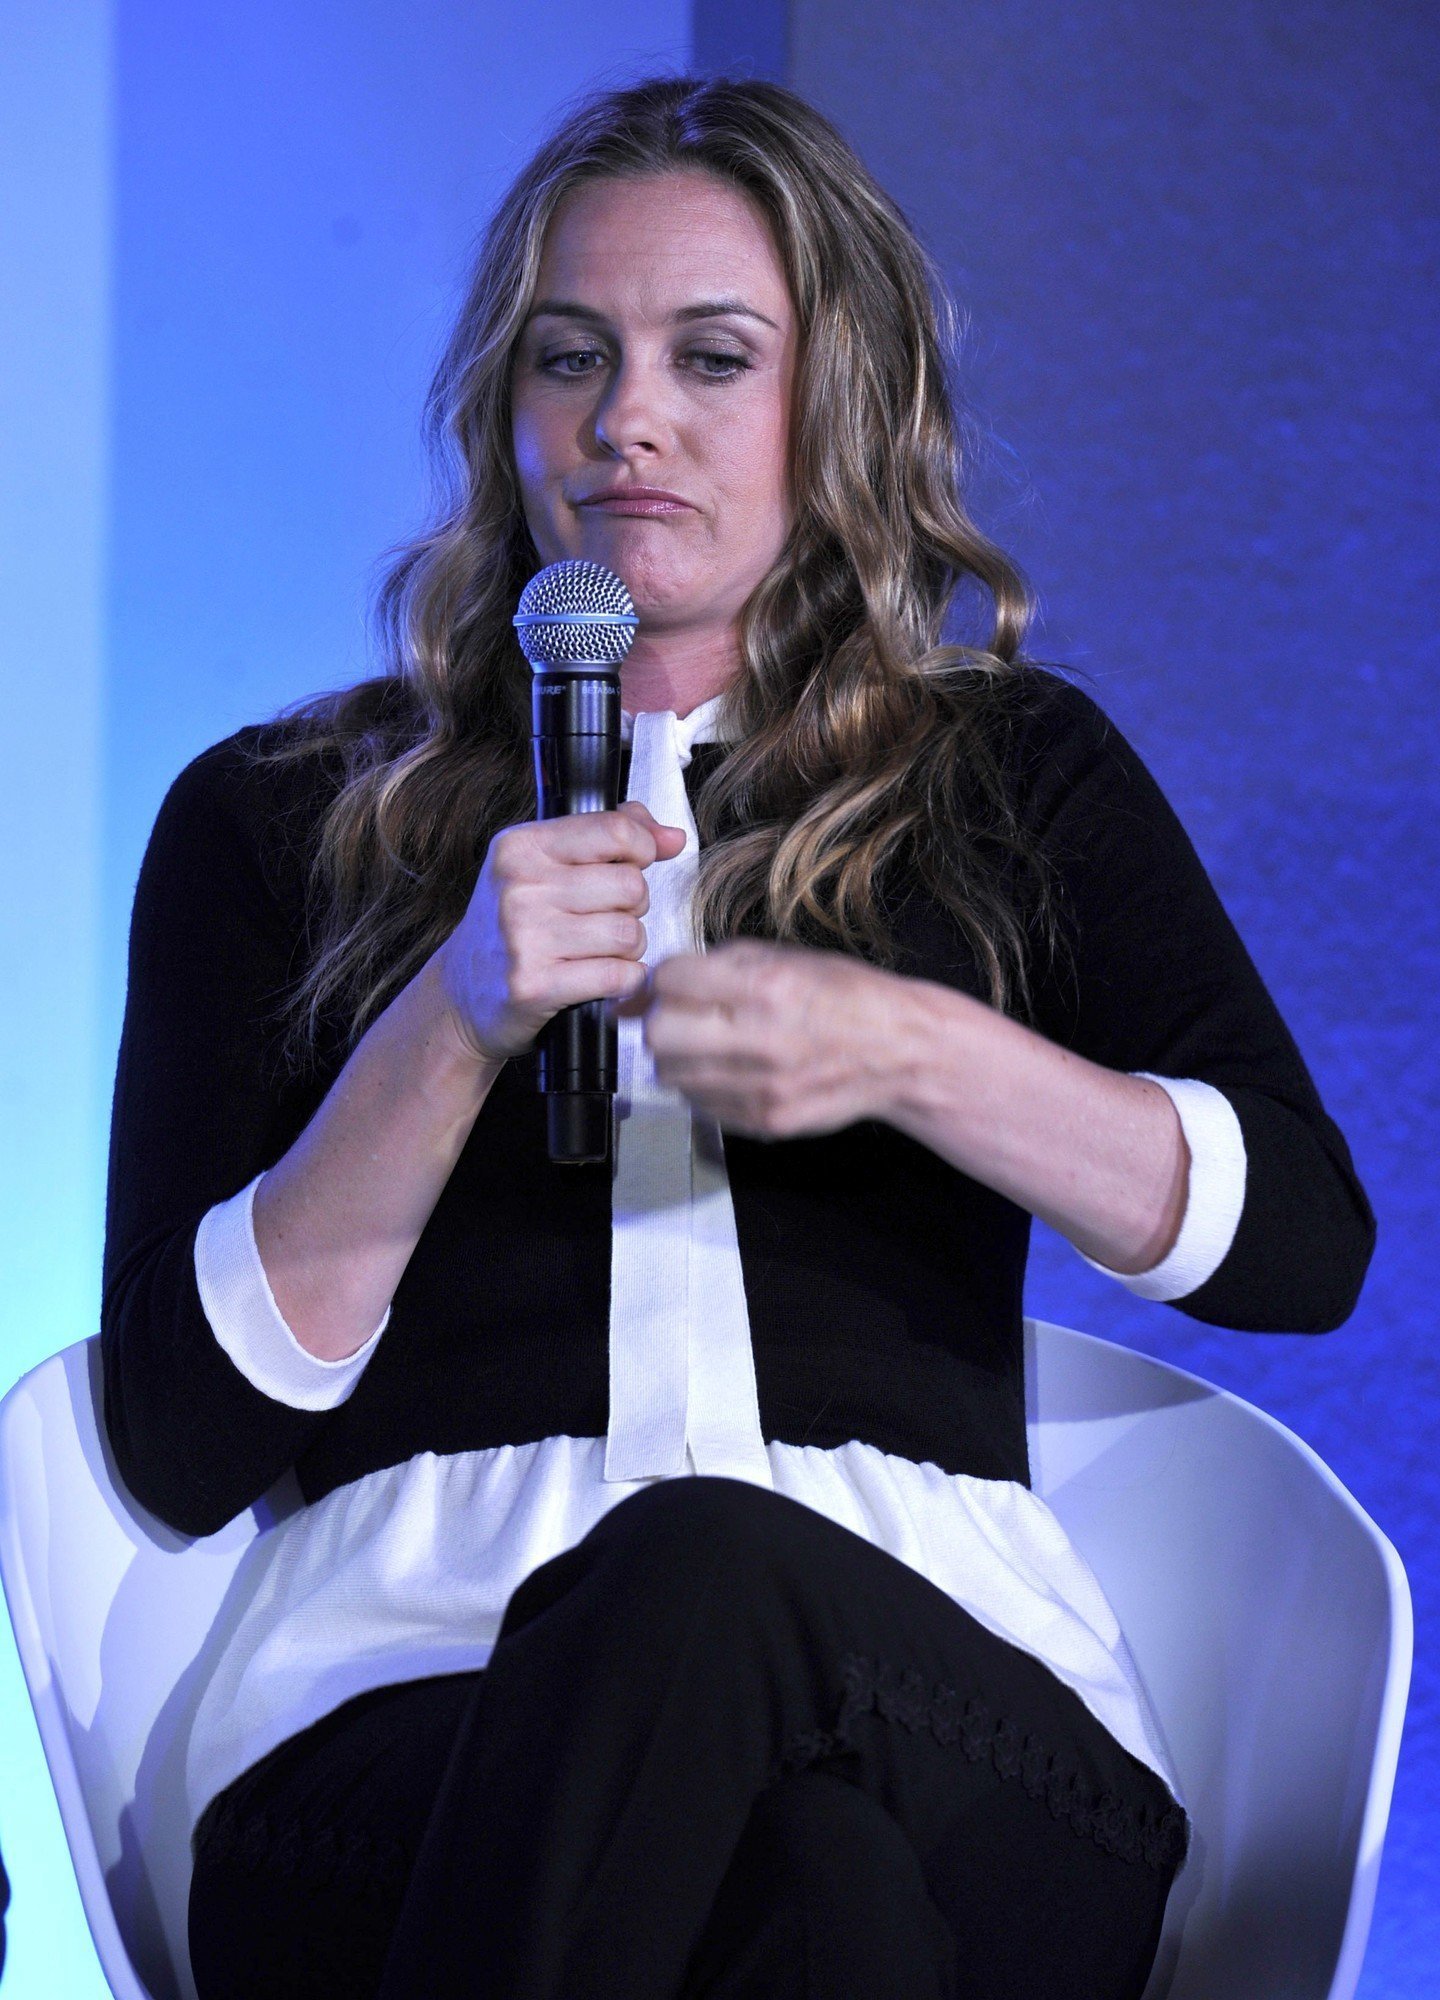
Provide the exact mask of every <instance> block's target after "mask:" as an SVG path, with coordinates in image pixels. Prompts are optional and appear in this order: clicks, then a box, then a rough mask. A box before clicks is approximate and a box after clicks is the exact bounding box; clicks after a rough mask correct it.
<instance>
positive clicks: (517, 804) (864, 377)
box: [262, 77, 1055, 1050]
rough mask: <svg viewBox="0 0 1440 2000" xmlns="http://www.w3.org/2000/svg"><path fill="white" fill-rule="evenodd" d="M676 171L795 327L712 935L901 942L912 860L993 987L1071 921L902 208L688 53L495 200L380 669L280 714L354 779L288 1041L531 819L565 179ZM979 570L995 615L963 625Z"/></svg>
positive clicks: (331, 838)
mask: <svg viewBox="0 0 1440 2000" xmlns="http://www.w3.org/2000/svg"><path fill="white" fill-rule="evenodd" d="M678 169H690V170H694V169H700V170H703V171H705V172H708V173H712V174H715V175H717V176H719V177H720V178H721V179H723V180H724V181H725V182H726V183H727V184H729V185H731V186H733V187H736V188H739V189H741V190H743V191H744V193H745V194H747V195H748V196H749V197H750V198H751V199H752V200H753V201H754V202H755V203H756V204H757V206H758V207H759V209H760V210H761V211H762V212H763V214H764V215H765V217H766V218H767V220H768V222H769V224H770V227H771V229H772V230H773V232H774V236H775V240H776V243H777V245H778V247H779V251H780V254H781V257H782V260H783V265H784V269H785V272H786V275H787V278H788V281H789V285H790V289H791V293H792V296H793V299H794V304H795V308H796V313H797V320H798V325H799V330H800V343H799V356H798V363H797V373H796V389H795V417H794V430H793V438H794V444H793V449H794V466H793V491H794V496H795V504H794V519H793V524H792V527H791V530H790V534H789V537H788V540H787V542H786V545H785V547H784V549H783V551H782V553H781V555H780V557H779V559H778V560H777V562H776V563H775V565H774V567H773V568H772V570H771V571H770V572H769V574H768V575H767V576H766V577H765V578H764V579H763V581H762V582H761V583H760V584H759V585H758V587H757V588H756V589H755V591H754V593H753V594H752V596H751V598H750V600H749V602H748V603H747V605H746V607H745V610H744V613H743V616H742V620H741V628H740V635H739V636H740V651H741V669H740V672H739V674H738V676H737V680H736V682H735V683H734V684H733V685H732V688H731V690H730V699H729V710H730V713H731V714H732V715H733V717H734V720H735V722H736V724H737V726H738V729H739V732H740V740H739V742H738V743H737V744H736V746H735V747H734V748H733V749H732V751H731V753H730V754H729V755H728V756H727V757H726V758H724V759H723V760H721V761H720V762H719V763H718V765H717V766H716V768H714V769H713V770H712V771H711V772H710V773H709V775H708V776H706V777H705V779H704V780H703V782H702V783H701V784H700V786H699V788H698V791H697V794H696V799H695V817H696V823H697V827H698V830H699V835H700V841H701V856H700V866H699V879H698V883H697V887H696V895H695V905H694V911H695V917H694V921H695V930H696V936H697V941H704V942H706V943H714V942H717V941H719V940H721V939H724V938H728V937H734V936H741V935H750V936H761V937H770V938H775V939H786V940H790V941H793V942H798V943H808V944H812V945H819V946H829V947H830V948H838V949H842V950H849V951H854V952H857V953H860V954H862V955H865V956H867V957H869V958H871V959H872V960H873V961H874V962H877V963H879V964H882V965H890V964H893V963H894V962H895V948H894V945H893V942H892V938H891V935H890V930H889V927H888V925H887V922H886V919H885V911H884V907H883V903H884V888H885V884H886V883H887V881H890V880H891V879H893V873H892V871H893V870H894V869H895V868H896V867H897V866H898V865H899V864H900V863H901V862H902V861H905V862H907V863H908V865H909V866H911V867H912V868H914V869H918V871H919V875H920V878H921V880H922V881H923V882H924V884H925V885H926V887H927V888H928V889H929V890H930V891H931V893H932V894H933V895H934V897H935V898H936V899H937V900H938V901H939V902H940V903H941V904H942V905H943V906H944V907H945V908H946V909H947V910H948V911H949V912H950V913H951V915H952V916H953V918H954V920H955V923H956V924H957V925H958V927H959V930H960V932H961V933H962V934H963V935H964V937H966V938H967V939H968V940H969V942H970V944H971V945H972V947H973V949H974V951H975V953H976V956H977V958H978V961H979V963H980V966H981V968H982V972H983V975H984V978H985V980H986V982H987V983H988V987H989V996H990V999H991V1002H992V1004H993V1005H994V1006H996V1007H997V1008H1001V1009H1003V1010H1009V1011H1015V1012H1019V1013H1022V1014H1023V1013H1025V1012H1027V1011H1028V1006H1029V981H1028V974H1027V960H1028V951H1027V938H1028V937H1029V936H1030V934H1031V932H1032V931H1033V930H1034V929H1035V928H1036V927H1037V926H1038V927H1039V928H1040V929H1041V930H1042V931H1043V932H1044V933H1045V934H1046V935H1047V936H1048V937H1049V938H1050V940H1051V941H1052V943H1053V940H1054V935H1055V926H1054V920H1053V915H1052V914H1051V911H1050V899H1049V896H1048V893H1047V888H1046V878H1047V874H1048V870H1047V868H1046V865H1045V863H1044V861H1043V858H1042V857H1041V855H1040V854H1039V853H1038V852H1036V851H1034V849H1033V848H1032V847H1031V845H1030V844H1029V843H1028V842H1027V841H1026V840H1025V839H1024V838H1023V837H1022V835H1021V832H1020V829H1019V827H1018V825H1017V822H1016V818H1015V815H1014V812H1013V809H1012V807H1011V804H1010V801H1009V799H1008V796H1007V791H1006V785H1005V782H1004V777H1005V773H1004V763H1003V754H1002V751H1001V747H1000V744H999V740H998V738H997V729H996V725H997V724H1001V723H1003V721H1004V718H1005V716H1006V714H1007V713H1008V712H1009V711H1010V710H1011V708H1012V706H1013V703H1012V700H1011V698H1012V697H1013V696H1014V695H1015V693H1016V692H1017V685H1018V683H1019V681H1020V678H1021V667H1022V665H1023V664H1024V663H1023V662H1022V660H1021V657H1020V653H1021V645H1022V640H1023V637H1024V633H1025V630H1026V626H1027V623H1028V621H1029V618H1030V616H1031V609H1032V607H1031V601H1030V596H1029V592H1028V590H1027V587H1026V584H1025V581H1024V579H1023V578H1022V576H1021V575H1020V573H1019V571H1018V570H1017V569H1016V567H1015V566H1014V564H1013V563H1011V562H1010V561H1009V560H1008V559H1007V558H1006V556H1005V555H1004V554H1003V553H1002V552H1001V551H1000V549H998V548H997V547H996V545H995V544H994V543H993V542H992V541H990V540H989V539H988V538H987V537H986V536H985V535H984V534H982V533H981V531H980V530H979V529H978V528H977V527H976V525H975V523H974V522H973V521H972V520H971V518H970V516H969V514H968V513H967V512H966V509H965V506H964V504H963V501H962V498H961V490H962V488H961V475H962V471H963V470H964V469H965V468H964V467H963V465H962V429H961V423H960V420H959V418H958V416H957V410H956V405H955V401H954V399H953V397H952V392H951V389H950V387H949V384H948V382H947V363H948V361H949V359H950V357H951V355H952V353H953V350H954V345H955V337H956V328H957V316H956V314H955V309H954V307H953V305H952V304H951V302H950V300H949V298H948V296H947V294H946V292H945V289H944V286H943V284H942V283H941V282H940V280H939V278H938V276H937V273H936V271H935V269H934V267H933V266H932V264H931V262H930V260H929V259H928V257H927V255H926V253H925V252H924V250H923V249H922V248H921V246H920V244H919V242H918V241H917V239H916V237H915V235H914V232H913V231H912V229H911V228H910V226H909V224H908V222H907V221H906V219H905V217H904V216H903V215H902V213H901V212H900V210H899V209H898V208H897V207H896V205H895V204H894V203H893V202H892V201H891V200H890V198H889V197H888V196H887V195H886V194H885V192H884V191H883V189H881V188H880V186H879V185H878V184H877V183H876V181H875V180H874V179H873V178H872V176H871V175H870V174H869V173H868V171H867V170H866V168H865V167H864V166H863V165H862V163H861V162H860V160H859V159H858V158H857V157H856V155H855V153H854V152H853V151H852V150H851V148H850V147H849V146H848V145H847V144H846V142H845V141H844V140H843V139H842V138H841V136H840V135H839V133H838V132H837V131H836V130H835V129H834V127H833V126H831V125H830V124H829V123H828V122H827V121H826V120H825V119H824V118H823V117H821V115H820V114H819V113H818V112H816V111H815V110H814V109H813V108H812V107H811V106H810V105H808V104H807V103H805V101H804V100H803V99H802V98H800V97H797V96H796V95H795V94H794V93H793V92H791V91H788V90H785V89H782V88H780V87H779V86H777V85H775V84H770V83H763V82H755V81H739V82H737V81H726V80H713V79H705V80H696V79H693V78H685V77H679V78H674V77H667V78H659V79H653V80H650V81H647V82H643V83H640V84H638V85H635V86H632V87H629V88H625V89H620V90H612V91H606V92H603V93H597V94H595V95H593V96H590V97H588V98H586V99H585V100H584V101H583V102H581V103H580V104H579V105H578V106H577V107H576V108H574V109H573V110H572V111H571V112H570V113H569V115H568V116H567V117H566V118H565V119H564V121H563V122H562V123H561V125H560V126H559V128H558V129H557V130H556V131H555V132H554V134H553V136H552V137H551V138H550V139H549V140H548V141H547V142H546V143H545V144H544V145H542V146H541V148H540V150H539V151H538V152H537V153H536V155H535V156H534V158H533V159H532V160H531V161H530V163H529V164H528V165H527V166H526V167H525V168H524V170H523V171H522V172H521V173H520V175H519V176H518V178H517V179H516V180H515V182H514V183H513V185H512V186H511V187H510V189H509V191H508V192H507V193H506V194H505V196H504V197H503V199H502V200H501V202H500V204H499V206H498V208H497V210H496V212H495V214H494V216H493V218H492V220H491V222H490V225H489V227H488V229H487V231H486V232H485V235H484V238H483V241H482V244H481V247H480V251H479V256H478V260H477V262H476V265H475V269H474V273H473V277H472V279H471V282H470V285H469V288H468V295H467V297H466V299H465V302H464V305H463V307H462V309H461V312H460V315H459V319H458V321H457V323H456V326H455V328H454V331H453V333H452V335H451V338H450V341H449V343H448V346H447V348H446V350H445V353H444V355H443V357H442V359H441V361H440V365H439V368H438V370H437V372H436V375H435V378H434V382H433V384H432V387H431V391H430V395H429V398H428V401H427V405H426V434H427V438H428V440H429V443H430V446H431V449H432V454H433V457H434V461H435V463H436V466H437V468H438V471H439V474H440V479H441V486H442V496H443V497H442V502H441V505H440V507H439V510H438V515H437V518H436V520H435V522H434V525H433V526H431V527H430V528H429V529H428V531H427V532H425V533H424V534H422V535H421V536H420V537H419V538H418V539H417V540H415V541H414V542H412V543H410V544H409V545H408V546H406V547H405V548H404V549H402V550H401V551H399V552H398V555H397V557H396V559H395V560H394V561H393V565H392V566H391V567H390V569H389V571H388V573H387V574H386V576H385V578H384V581H383V584H382V586H381V589H380V592H379V596H378V601H377V607H376V611H377V617H376V624H377V630H378V634H379V639H380V644H381V650H382V654H383V661H384V666H385V671H384V673H382V674H381V675H380V676H379V677H378V678H375V679H372V680H369V681H365V682H362V683H361V684H360V685H358V686H355V687H350V688H347V689H344V690H341V691H339V692H338V693H332V694H328V695H324V696H320V697H317V698H314V699H312V700H310V701H309V702H307V703H305V704H303V705H301V706H300V707H299V708H297V709H294V710H291V711H290V712H289V713H288V714H287V715H286V716H285V717H283V718H281V722H282V724H283V727H282V728H280V729H279V731H278V732H277V733H273V734H271V735H270V736H269V737H268V739H265V740H264V743H263V748H262V754H263V755H265V756H267V757H271V758H275V757H279V758H292V757H296V756H302V755H308V754H311V753H313V752H316V751H320V752H324V753H328V754H329V755H330V756H331V757H333V758H334V759H335V760H336V770H337V777H338V789H337V790H336V792H335V795H334V797H333V799H332V801H331V803H330V804H329V806H328V808H327V810H326V811H325V814H324V817H323V819H322V821H321V823H320V825H319V828H318V834H317V837H316V840H315V845H314V849H313V856H312V863H311V891H312V904H311V931H310V939H309V952H308V963H307V965H306V969H305V971H304V974H303V977H302V978H301V980H300V982H299V984H298V986H297V987H296V988H295V989H294V991H293V993H292V995H291V998H290V1007H289V1018H290V1024H291V1033H292V1050H303V1049H312V1050H313V1048H314V1046H315V1044H316V1042H317V1040H318V1038H319V1035H320V1029H321V1023H322V1022H324V1021H329V1022H332V1023H336V1024H338V1025H339V1027H340V1028H341V1030H342V1032H343V1034H344V1036H345V1038H347V1039H348V1040H349V1041H351V1042H353V1041H354V1040H356V1039H358V1037H359V1035H360V1034H361V1033H363V1031H364V1029H365V1027H366V1026H367V1025H368V1023H369V1022H370V1021H371V1020H373V1019H374V1017H375V1016H376V1014H377V1013H379V1012H380V1011H381V1010H382V1009H383V1007H384V1006H385V1005H386V1004H387V1003H388V1001H389V1000H390V999H391V998H392V997H393V996H394V995H395V993H396V992H398V991H399V989H400V988H401V987H402V986H403V985H404V984H405V983H406V981H407V980H408V979H409V978H410V977H411V976H412V975H413V974H414V973H415V972H416V971H417V970H418V969H419V967H420V966H421V965H422V964H423V963H424V962H425V960H426V959H427V958H428V957H429V956H430V954H431V953H432V952H433V951H434V950H435V949H436V948H437V947H438V946H439V945H440V944H441V943H442V942H443V941H444V939H445V937H446V936H448V934H449V932H450V931H451V930H452V929H453V928H454V926H455V924H456V923H457V922H458V921H459V919H460V917H461V915H462V914H463V913H464V910H465V907H466V903H467V901H468V898H469V896H470V893H471V891H472V889H473V887H474V883H475V878H476V875H477V873H478V871H479V868H480V866H481V864H482V862H483V860H484V857H485V854H486V851H487V848H488V846H489V843H490V840H491V838H492V837H493V836H494V834H495V833H497V832H498V831H499V830H500V829H501V828H502V827H504V826H508V825H513V824H517V823H519V822H522V821H526V820H530V819H533V818H534V817H535V813H536V793H535V777H534V770H533V763H532V753H531V746H530V682H531V674H530V669H529V667H528V666H527V664H526V662H525V660H524V659H523V657H522V655H521V653H520V651H519V648H518V646H517V644H516V641H515V635H514V632H513V629H512V626H511V623H510V620H511V616H512V614H513V612H514V609H515V602H516V599H517V597H518V596H519V594H520V591H521V589H522V588H523V586H524V584H525V583H526V581H527V580H528V579H529V577H530V576H531V575H532V574H533V572H534V571H535V569H536V568H537V567H538V566H539V558H538V556H537V554H536V550H535V547H534V544H533V543H532V541H531V538H530V533H529V530H528V528H527V526H526V523H525V517H524V513H523V510H522V507H521V502H520V494H519V487H518V482H517V476H516V469H515V462H514V455H513V447H512V437H511V404H510V383H511V374H512V365H513V358H514V353H515V349H516V345H517V342H518V340H519V338H520V334H521V331H522V329H523V327H524V324H525V319H526V315H527V313H528V311H529V307H530V303H531V301H532V299H533V297H534V288H535V282H536V274H537V271H538V267H539V262H540V255H541V248H542V245H543V241H544V237H545V231H546V227H547V225H548V223H549V222H550V219H551V217H552V216H553V215H554V213H555V211H556V209H557V207H558V206H559V204H560V203H561V202H562V201H564V199H565V198H566V196H567V195H568V194H570V193H571V192H572V190H574V189H575V188H576V187H577V186H579V185H580V184H581V183H583V182H589V181H594V180H597V179H603V178H606V177H616V176H625V177H633V176H644V175H657V174H664V173H668V172H673V171H675V170H678ZM962 587H964V588H965V589H966V590H967V591H968V592H969V594H970V595H971V596H972V597H973V598H975V599H976V600H977V601H978V602H979V603H980V605H981V607H982V611H983V613H984V623H985V624H986V625H988V630H986V631H984V632H983V634H981V635H979V636H977V638H976V640H975V642H974V643H971V644H965V643H952V644H945V643H943V628H944V626H945V622H946V618H947V614H949V613H950V611H951V609H952V604H953V601H954V600H955V597H956V593H957V590H959V589H960V588H962ZM1017 867H1018V872H1017ZM1027 876H1028V877H1029V879H1030V881H1031V882H1032V883H1033V886H1034V889H1035V892H1036V893H1035V895H1034V896H1033V897H1032V896H1029V895H1025V894H1021V893H1020V883H1021V880H1022V878H1024V877H1027Z"/></svg>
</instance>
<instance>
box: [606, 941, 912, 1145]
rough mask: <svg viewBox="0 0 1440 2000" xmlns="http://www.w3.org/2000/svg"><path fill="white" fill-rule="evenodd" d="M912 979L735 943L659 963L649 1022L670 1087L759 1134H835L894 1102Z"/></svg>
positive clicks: (647, 1003)
mask: <svg viewBox="0 0 1440 2000" xmlns="http://www.w3.org/2000/svg"><path fill="white" fill-rule="evenodd" d="M906 984H907V982H906V981H905V980H903V979H902V978H900V977H899V976H898V975H896V974H893V973H889V972H886V971H884V970H882V969H881V968H880V967H878V966H872V965H867V964H866V963H865V962H864V961H863V960H860V959H857V958H853V957H851V956H850V955H849V954H848V953H845V952H839V951H817V950H813V949H811V948H810V947H808V946H805V945H794V944H776V943H774V942H773V941H770V940H766V939H761V938H735V939H732V940H730V941H728V942H726V943H723V944H718V945H715V946H713V947H712V948H711V949H710V950H709V951H707V952H705V953H703V954H702V953H698V952H684V953H680V954H678V955H677V956H675V957H673V958H666V959H662V960H661V961H660V963H659V964H658V965H657V966H655V968H654V969H653V971H652V972H651V975H650V978H649V980H648V982H647V984H646V987H645V990H644V992H643V993H639V994H637V995H636V996H635V997H634V998H633V999H631V1000H626V1001H624V1002H622V1003H620V1004H619V1005H618V1006H617V1007H616V1009H615V1011H616V1013H617V1014H625V1015H633V1014H641V1015H643V1016H644V1032H645V1040H646V1043H647V1045H648V1047H649V1048H650V1050H651V1051H652V1053H653V1055H654V1058H655V1070H656V1074H657V1076H658V1077H659V1079H660V1081H661V1083H663V1084H666V1085H667V1086H669V1087H670V1088H672V1089H675V1090H678V1091H680V1092H682V1093H683V1094H684V1096H685V1097H687V1098H688V1099H689V1100H690V1102H691V1104H692V1105H694V1106H695V1108H696V1109H697V1110H700V1111H704V1112H708V1113H709V1114H710V1115H711V1116H712V1117H714V1118H716V1119H717V1120H718V1121H719V1123H720V1124H721V1125H723V1126H725V1127H727V1128H728V1129H729V1130H731V1131H734V1132H740V1133H744V1134H746V1135H747V1136H749V1137H751V1138H755V1139H793V1138H798V1137H802V1136H804V1135H806V1134H809V1133H819V1132H835V1131H838V1130H839V1129H840V1128H841V1127H842V1126H845V1125H852V1124H854V1123H855V1121H856V1120H857V1119H861V1118H882V1117H884V1116H885V1115H886V1112H887V1109H888V1108H889V1107H890V1105H891V1104H892V1102H893V1096H894V1088H895V1078H896V1075H897V1068H898V1057H899V1053H900V1051H899V1040H900V1038H899V1035H898V1032H897V1031H898V1027H899V1024H900V1020H901V1018H902V1002H903V999H904V988H905V986H906Z"/></svg>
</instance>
